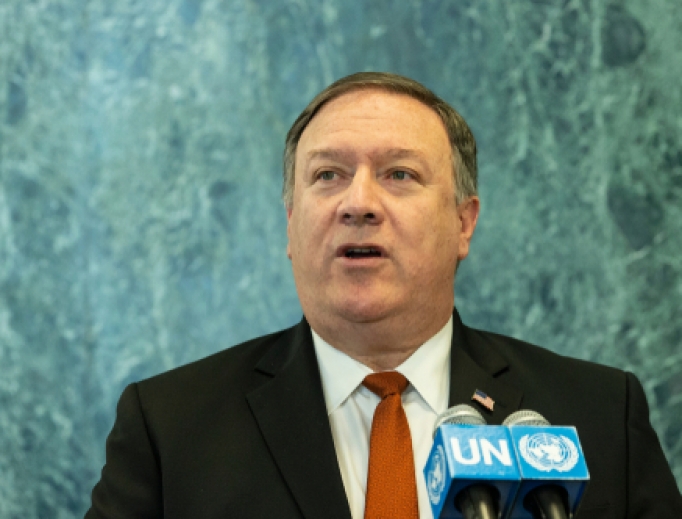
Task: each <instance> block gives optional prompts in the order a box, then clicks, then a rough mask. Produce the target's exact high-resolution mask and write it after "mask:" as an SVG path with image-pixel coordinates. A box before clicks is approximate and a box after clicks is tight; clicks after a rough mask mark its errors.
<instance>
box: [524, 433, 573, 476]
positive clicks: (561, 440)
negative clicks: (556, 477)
mask: <svg viewBox="0 0 682 519" xmlns="http://www.w3.org/2000/svg"><path fill="white" fill-rule="evenodd" d="M519 452H520V453H521V456H522V457H523V459H524V460H526V462H527V463H528V464H529V465H530V466H531V467H533V468H535V469H537V470H541V471H542V472H550V471H552V470H556V471H558V472H568V471H569V470H571V469H572V468H573V467H575V466H576V464H577V463H578V457H579V455H578V447H576V446H575V443H573V442H572V441H571V440H570V439H569V438H566V436H556V435H554V434H549V433H546V432H541V433H537V434H533V435H530V434H526V435H524V436H522V437H521V440H520V441H519Z"/></svg>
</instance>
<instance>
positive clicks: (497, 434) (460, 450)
mask: <svg viewBox="0 0 682 519" xmlns="http://www.w3.org/2000/svg"><path fill="white" fill-rule="evenodd" d="M517 464H518V462H517V456H516V453H515V452H514V444H513V441H512V437H511V434H510V431H509V429H508V428H507V427H502V426H480V425H478V426H472V425H449V424H448V425H442V426H440V427H439V428H438V429H437V431H436V435H435V437H434V442H433V447H432V448H431V454H430V455H429V459H428V461H427V463H426V467H425V468H424V477H425V478H426V486H427V489H428V493H429V500H430V502H431V510H432V511H433V516H434V517H435V518H437V519H462V518H463V515H462V512H460V511H459V510H457V508H456V507H455V497H456V496H457V494H458V493H459V492H460V491H461V490H462V489H464V488H465V487H467V486H469V485H471V484H474V483H476V484H481V483H482V484H487V485H490V486H491V487H494V488H495V489H496V490H497V491H498V492H499V495H500V512H501V514H502V515H501V516H502V517H506V515H507V514H508V513H509V511H510V509H511V506H512V504H513V502H514V497H515V495H516V492H517V489H518V487H519V482H520V473H519V469H518V465H517Z"/></svg>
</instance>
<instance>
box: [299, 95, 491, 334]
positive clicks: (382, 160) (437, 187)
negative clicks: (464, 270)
mask: <svg viewBox="0 0 682 519" xmlns="http://www.w3.org/2000/svg"><path fill="white" fill-rule="evenodd" d="M287 213H288V229H287V234H288V237H289V244H288V247H287V253H288V255H289V258H290V259H291V261H292V265H293V272H294V278H295V281H296V287H297V291H298V294H299V298H300V300H301V305H302V307H303V311H304V313H305V314H306V316H307V317H308V318H309V320H310V321H311V323H312V322H313V321H314V320H315V318H314V317H315V316H319V318H321V319H326V320H327V321H329V320H330V319H335V318H341V319H343V320H345V321H348V322H354V323H367V322H375V321H379V320H381V319H384V318H387V317H389V318H390V317H399V318H400V316H406V315H410V316H415V315H416V316H419V315H423V314H427V313H429V312H434V311H438V312H440V313H442V312H443V308H445V309H446V312H447V313H449V312H451V311H452V305H453V303H454V293H453V282H454V274H455V267H456V265H457V262H458V261H459V260H461V259H463V258H464V257H466V255H467V253H468V250H469V241H470V239H471V235H472V233H473V229H474V226H475V223H476V217H477V215H478V200H477V199H474V200H473V201H470V202H468V203H463V204H460V207H458V206H457V204H456V202H455V188H454V179H453V173H452V155H451V149H450V144H449V141H448V137H447V133H446V131H445V127H444V125H443V123H442V121H441V120H440V118H439V117H438V116H437V115H436V113H435V112H433V111H432V110H431V109H430V108H428V107H427V106H425V105H423V104H422V103H420V102H419V101H417V100H415V99H413V98H411V97H408V96H404V95H397V94H391V93H387V92H383V91H381V90H360V91H355V92H350V93H348V94H344V95H342V96H340V97H338V98H336V99H334V100H332V101H330V102H329V103H328V104H326V105H325V106H323V107H322V109H321V110H320V111H319V113H318V114H317V115H315V117H314V118H313V119H312V120H311V121H310V123H309V125H308V126H307V128H306V129H305V130H304V132H303V134H302V135H301V139H300V141H299V144H298V149H297V151H296V168H295V184H294V197H293V204H292V206H291V207H290V208H289V209H288V210H287ZM311 317H312V318H313V319H311ZM443 324H444V323H443Z"/></svg>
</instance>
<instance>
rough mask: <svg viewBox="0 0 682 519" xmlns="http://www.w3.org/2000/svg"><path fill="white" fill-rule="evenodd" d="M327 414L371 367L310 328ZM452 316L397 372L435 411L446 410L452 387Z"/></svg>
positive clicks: (332, 410) (337, 405)
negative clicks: (403, 376)
mask: <svg viewBox="0 0 682 519" xmlns="http://www.w3.org/2000/svg"><path fill="white" fill-rule="evenodd" d="M311 332H312V335H313V344H314V345H315V354H316V356H317V363H318V365H319V367H320V376H321V378H322V390H323V392H324V400H325V404H326V406H327V414H328V415H330V414H332V413H333V412H334V411H335V410H336V409H337V408H338V407H339V406H340V405H341V404H343V403H344V402H345V401H346V399H347V398H348V397H349V396H350V395H351V394H352V393H353V391H355V390H356V389H357V388H358V386H359V385H360V384H362V381H363V380H364V378H365V377H366V376H367V375H370V374H371V373H373V372H372V370H371V369H370V368H368V367H367V366H365V365H364V364H362V363H361V362H358V361H357V360H355V359H353V358H352V357H349V356H348V355H346V354H345V353H343V352H342V351H340V350H337V349H336V348H334V347H333V346H331V345H330V344H328V343H327V342H326V341H325V340H324V339H322V337H320V336H319V335H318V334H317V333H316V332H315V330H313V329H311ZM451 342H452V317H450V319H449V320H448V322H447V323H446V324H445V326H443V328H441V330H440V331H439V332H438V333H436V335H434V336H433V337H431V338H430V339H429V340H428V341H426V342H425V343H424V344H422V345H421V346H420V347H419V348H417V350H416V351H415V352H414V353H413V354H412V355H411V356H410V357H409V358H408V359H407V360H406V361H405V362H403V363H402V364H401V365H400V366H398V367H397V368H396V371H398V372H399V373H402V374H403V375H405V377H407V379H408V380H409V381H410V383H411V385H412V386H413V387H414V389H415V390H416V391H417V392H418V393H419V394H420V395H421V397H422V398H423V399H424V401H425V402H426V403H427V404H428V405H429V406H430V407H431V409H432V410H433V411H434V412H435V413H437V414H438V413H442V412H443V411H445V409H447V405H448V393H449V388H450V344H451Z"/></svg>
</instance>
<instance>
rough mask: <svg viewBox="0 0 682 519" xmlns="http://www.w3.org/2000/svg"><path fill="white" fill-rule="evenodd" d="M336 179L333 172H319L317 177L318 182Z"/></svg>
mask: <svg viewBox="0 0 682 519" xmlns="http://www.w3.org/2000/svg"><path fill="white" fill-rule="evenodd" d="M335 177H336V173H335V172H334V171H321V172H320V173H319V174H318V175H317V178H318V179H320V180H327V181H328V180H334V178H335Z"/></svg>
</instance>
